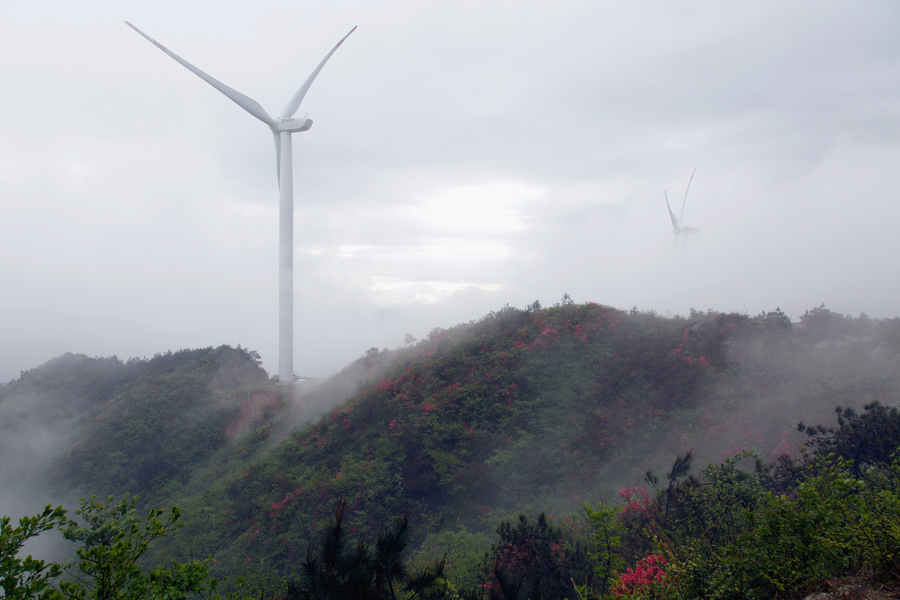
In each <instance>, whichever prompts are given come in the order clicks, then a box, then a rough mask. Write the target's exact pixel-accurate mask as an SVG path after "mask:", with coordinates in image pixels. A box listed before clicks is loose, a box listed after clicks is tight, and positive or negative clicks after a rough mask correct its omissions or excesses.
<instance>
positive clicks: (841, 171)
mask: <svg viewBox="0 0 900 600" xmlns="http://www.w3.org/2000/svg"><path fill="white" fill-rule="evenodd" d="M125 19H127V20H129V21H130V22H132V23H134V24H135V25H136V26H137V27H139V28H141V29H142V30H143V31H145V32H146V33H147V34H148V35H150V36H152V37H153V38H155V39H156V40H158V41H159V42H160V43H162V44H163V45H165V46H167V47H168V48H169V49H171V50H172V51H173V52H175V53H176V54H179V55H180V56H182V57H183V58H185V59H186V60H188V61H190V62H192V63H193V64H195V65H196V66H198V67H199V68H201V69H203V70H205V71H206V72H208V73H209V74H210V75H212V76H213V77H216V78H218V79H219V80H221V81H223V82H224V83H226V84H228V85H230V86H231V87H233V88H235V89H237V90H239V91H240V92H242V93H244V94H246V95H248V96H250V97H251V98H253V99H255V100H257V101H258V102H259V103H260V104H262V105H263V106H264V107H265V108H266V109H267V110H268V112H269V113H270V114H277V113H278V112H280V110H281V107H283V106H284V105H285V104H286V102H287V100H288V99H289V98H290V97H291V95H292V94H293V93H294V92H295V91H296V89H297V88H298V87H299V85H300V83H302V82H303V80H304V79H306V77H307V76H308V74H309V73H310V72H311V71H312V69H313V68H314V67H315V65H316V64H317V63H318V62H319V61H320V60H321V59H322V57H323V56H324V55H325V54H326V53H327V52H328V50H329V49H330V48H331V47H332V46H333V45H334V44H335V43H336V42H337V41H338V40H339V39H340V38H341V37H342V36H343V35H344V34H346V33H347V32H348V31H349V30H350V29H351V28H352V27H353V26H354V25H358V26H359V29H358V30H357V31H356V32H355V33H353V35H351V36H350V37H349V38H348V39H347V41H346V42H345V43H344V45H343V46H341V48H340V49H339V50H338V51H337V52H336V53H335V55H334V56H333V57H332V58H331V60H330V61H329V63H328V64H327V65H326V66H325V68H324V69H323V70H322V72H321V73H320V75H319V77H318V78H317V79H316V81H315V83H314V84H313V86H312V88H311V89H310V91H309V93H308V95H307V96H306V99H305V100H304V102H303V105H302V106H301V107H300V111H299V112H298V116H303V115H304V114H305V113H308V114H309V117H310V118H311V119H313V120H314V121H315V125H314V126H313V127H312V129H310V130H309V131H308V132H306V133H302V134H296V135H295V136H294V173H295V188H294V193H295V323H296V333H295V346H296V348H295V363H296V366H295V369H296V371H297V372H298V373H299V374H301V375H313V376H322V375H328V374H331V373H333V372H335V371H337V370H339V369H340V368H342V367H343V366H344V365H346V364H347V363H348V362H349V361H351V360H353V359H355V358H357V357H359V356H360V355H361V354H362V353H363V352H364V351H365V350H366V349H367V348H370V347H372V346H378V347H395V346H397V345H400V344H402V343H403V339H404V336H405V334H407V333H411V334H412V335H414V336H416V337H420V338H421V337H424V336H426V335H427V334H428V332H429V331H430V330H431V329H433V328H434V327H436V326H441V327H449V326H452V325H455V324H457V323H460V322H466V321H469V320H472V319H478V318H479V317H481V316H482V315H483V314H485V313H486V312H488V311H489V310H492V309H498V308H500V307H502V306H503V305H505V304H507V303H509V304H510V305H512V306H517V307H525V306H526V305H527V304H529V303H531V302H532V301H534V300H535V299H539V300H540V301H541V302H542V303H543V304H545V305H549V304H552V303H554V302H556V301H558V300H559V299H560V297H561V296H562V294H563V293H568V294H570V295H571V297H572V298H573V299H574V300H575V301H576V302H586V301H594V302H599V303H601V304H607V305H612V306H615V307H618V308H622V309H628V308H631V307H632V306H637V307H638V308H639V309H653V310H656V311H658V312H660V313H663V314H665V313H667V312H671V313H673V314H687V312H688V311H689V309H690V308H691V307H694V308H697V309H707V308H713V309H717V310H723V311H739V312H745V313H748V314H751V315H754V314H757V313H759V312H760V311H763V310H766V311H768V310H773V309H774V308H776V307H779V306H780V307H781V308H783V309H784V310H785V311H786V312H787V313H788V314H789V315H790V316H792V317H793V318H794V320H797V319H798V318H799V316H800V315H802V314H803V312H804V311H805V310H806V309H809V308H812V307H814V306H818V305H819V304H821V303H822V302H825V303H826V306H827V307H829V308H831V309H832V310H835V311H838V312H841V313H844V314H852V315H854V316H855V315H858V314H859V313H862V312H865V313H867V314H869V315H870V316H874V317H894V316H896V315H898V314H900V254H898V251H900V232H898V225H900V3H897V2H896V0H883V1H864V2H854V3H850V2H845V1H841V2H835V1H828V0H825V1H823V0H815V1H813V0H810V1H800V2H791V1H785V0H778V1H766V0H762V1H755V2H722V1H718V0H716V1H713V0H707V1H691V2H687V1H673V0H665V1H662V0H660V1H639V0H638V1H635V0H621V1H598V0H583V1H574V0H573V1H555V2H552V3H551V2H543V1H542V2H530V1H522V0H519V1H516V2H513V1H497V0H477V1H469V0H461V1H455V2H414V1H412V0H386V1H382V2H378V3H374V2H362V1H358V2H336V1H329V2H282V1H280V0H257V1H255V2H246V1H245V2H233V1H229V0H224V1H223V0H217V1H215V2H213V1H208V0H182V1H174V0H156V1H154V2H146V1H142V2H136V1H133V0H125V1H121V0H118V1H112V0H83V1H80V2H70V1H65V2H63V1H55V0H36V1H34V2H27V3H26V2H13V1H8V2H0V107H2V109H3V110H2V112H0V381H7V380H9V379H11V378H14V377H17V376H18V374H19V371H20V370H22V369H28V368H31V367H35V366H37V365H39V364H40V363H42V362H44V361H46V360H48V359H50V358H52V357H54V356H56V355H59V354H61V353H63V352H65V351H71V352H80V353H86V354H89V355H100V356H107V355H112V354H115V355H118V356H119V357H120V358H128V357H132V356H152V355H153V354H155V353H156V352H161V351H165V350H169V349H172V350H177V349H180V348H186V347H192V348H193V347H202V346H209V345H219V344H223V343H228V344H232V345H237V344H242V345H243V346H245V347H249V348H252V349H255V350H257V351H259V352H260V353H261V354H262V357H263V360H264V363H265V366H266V368H267V369H268V370H269V372H270V373H272V374H274V373H275V372H277V360H278V357H277V344H278V336H277V287H278V282H277V245H278V223H277V220H278V191H277V183H276V178H275V152H274V149H273V147H272V136H271V133H270V132H269V130H268V129H267V128H266V127H265V125H263V124H262V123H260V122H259V121H258V120H257V119H255V118H253V117H252V116H250V115H249V114H247V113H246V112H244V111H243V110H242V109H241V108H239V107H238V106H236V105H235V104H233V103H232V102H231V101H230V100H228V99H227V98H225V97H224V96H223V95H222V94H220V93H219V92H218V91H216V90H215V89H213V88H212V87H210V86H209V85H208V84H206V83H205V82H203V81H202V80H200V79H199V78H197V77H196V76H195V75H193V74H192V73H190V72H189V71H187V70H186V69H185V68H184V67H182V66H181V65H179V64H178V63H176V62H175V61H173V60H172V59H171V58H169V57H168V56H166V55H165V54H163V53H162V52H160V51H159V50H158V49H157V48H155V47H154V46H153V45H151V44H150V43H148V42H147V41H146V40H144V39H143V38H141V37H140V36H139V35H138V34H137V33H135V32H134V31H132V30H131V29H130V28H128V27H127V26H126V25H125V24H124V22H123V21H124V20H125ZM694 168H696V169H697V172H696V175H695V176H694V180H693V183H692V185H691V188H690V193H689V195H688V197H687V203H686V207H685V210H684V224H685V225H686V226H690V227H696V228H699V232H697V233H694V234H692V235H690V236H686V235H682V236H681V237H680V239H679V240H678V241H677V243H676V241H675V236H674V235H673V232H672V225H671V222H670V220H669V215H668V211H667V210H666V206H665V199H664V192H668V196H669V199H670V200H671V201H672V203H673V208H674V210H675V212H676V213H678V212H679V210H680V205H681V200H682V198H683V196H684V192H685V188H686V186H687V183H688V180H689V178H690V176H691V172H692V171H693V169H694Z"/></svg>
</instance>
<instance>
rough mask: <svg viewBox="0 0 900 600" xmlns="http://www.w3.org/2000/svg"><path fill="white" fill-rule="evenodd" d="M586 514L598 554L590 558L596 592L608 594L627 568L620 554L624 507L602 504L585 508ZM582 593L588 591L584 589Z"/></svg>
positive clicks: (595, 553)
mask: <svg viewBox="0 0 900 600" xmlns="http://www.w3.org/2000/svg"><path fill="white" fill-rule="evenodd" d="M584 514H585V517H587V522H588V524H589V525H590V526H591V529H592V530H593V533H594V541H595V545H596V552H594V553H593V554H592V555H591V557H590V558H591V562H592V563H593V566H594V582H595V587H596V591H597V593H598V594H606V593H608V592H610V591H612V583H613V581H614V580H615V578H616V574H617V573H618V572H619V571H622V570H623V569H624V568H625V561H624V559H623V558H622V557H621V556H620V554H619V550H620V548H621V545H622V531H623V529H624V526H623V524H622V522H621V520H620V518H621V514H622V507H620V506H606V505H604V504H603V503H602V502H600V503H598V504H597V507H596V508H594V507H592V506H590V505H587V506H585V507H584ZM581 593H582V594H584V593H586V591H585V590H584V589H583V590H581Z"/></svg>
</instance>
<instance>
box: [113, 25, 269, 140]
mask: <svg viewBox="0 0 900 600" xmlns="http://www.w3.org/2000/svg"><path fill="white" fill-rule="evenodd" d="M125 24H126V25H128V26H129V27H131V28H132V29H134V30H135V31H137V32H138V33H139V34H141V35H142V36H144V37H145V38H147V40H149V41H150V42H151V43H152V44H153V45H154V46H156V47H157V48H159V49H160V50H162V51H163V52H165V53H166V54H168V55H169V56H171V57H172V58H174V59H175V60H176V61H178V62H180V63H181V64H182V65H184V66H185V67H186V68H187V69H188V70H189V71H191V72H192V73H194V74H195V75H196V76H197V77H199V78H200V79H202V80H203V81H205V82H206V83H208V84H209V85H211V86H213V87H214V88H216V89H217V90H219V91H220V92H222V93H223V94H225V95H226V96H228V97H229V98H230V99H231V100H232V101H234V103H235V104H237V105H238V106H240V107H241V108H243V109H244V110H246V111H247V112H248V113H250V114H251V115H253V116H254V117H256V118H257V119H259V120H260V121H262V122H263V123H265V124H266V125H268V126H269V127H274V126H275V119H273V118H272V117H270V116H269V113H267V112H266V111H265V109H264V108H263V107H262V106H260V104H259V102H257V101H256V100H254V99H252V98H248V97H247V96H245V95H244V94H242V93H240V92H239V91H237V90H235V89H232V88H230V87H228V86H227V85H225V84H224V83H222V82H221V81H219V80H218V79H216V78H214V77H210V76H209V75H207V74H206V73H204V72H203V71H201V70H200V69H198V68H197V67H195V66H194V65H192V64H191V63H189V62H188V61H186V60H184V59H183V58H181V57H180V56H178V55H177V54H175V53H174V52H172V51H171V50H169V49H168V48H166V47H165V46H163V45H162V44H160V43H159V42H157V41H156V40H154V39H153V38H152V37H150V36H149V35H147V34H146V33H144V32H143V31H141V30H140V29H138V28H137V27H135V26H134V25H132V24H131V23H129V22H128V21H125Z"/></svg>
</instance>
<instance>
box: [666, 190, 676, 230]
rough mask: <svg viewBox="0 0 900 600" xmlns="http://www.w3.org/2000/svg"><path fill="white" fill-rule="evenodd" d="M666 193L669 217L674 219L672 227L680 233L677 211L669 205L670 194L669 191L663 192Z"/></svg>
mask: <svg viewBox="0 0 900 600" xmlns="http://www.w3.org/2000/svg"><path fill="white" fill-rule="evenodd" d="M663 193H664V194H665V195H666V208H668V209H669V218H670V219H672V227H673V228H674V229H675V233H678V219H676V218H675V213H673V212H672V207H671V206H669V194H668V192H663Z"/></svg>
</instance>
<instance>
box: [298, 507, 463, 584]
mask: <svg viewBox="0 0 900 600" xmlns="http://www.w3.org/2000/svg"><path fill="white" fill-rule="evenodd" d="M346 508H347V503H346V502H344V501H343V500H340V501H339V502H338V504H337V507H336V508H335V513H334V518H333V519H332V520H331V523H330V525H329V526H328V528H327V529H326V530H325V533H324V535H323V536H322V544H321V547H320V549H319V551H318V553H315V552H313V549H312V545H310V547H309V549H308V550H307V553H306V560H305V562H304V563H303V573H304V576H305V577H304V580H303V582H302V583H300V584H298V583H296V582H292V583H289V584H288V593H289V595H290V596H292V597H295V598H303V599H320V598H328V599H334V600H344V599H346V600H387V599H391V600H393V599H396V598H404V599H408V600H411V599H412V598H429V599H434V600H437V599H439V598H443V597H444V596H445V595H446V588H445V587H444V586H443V585H442V581H441V576H442V573H443V569H444V561H443V560H441V561H438V562H436V563H435V564H434V565H432V566H429V567H426V568H424V569H421V570H418V571H416V572H411V571H410V570H409V569H408V568H407V565H406V561H405V557H404V552H405V550H406V546H407V544H408V540H409V510H407V511H406V512H405V513H403V515H402V516H400V517H397V518H395V519H394V520H393V521H392V522H391V523H390V524H389V525H387V526H385V527H383V528H382V529H381V531H379V532H378V538H377V540H376V542H375V547H374V548H371V547H370V546H369V544H367V543H366V541H365V540H364V539H363V537H362V536H360V537H359V539H358V541H357V543H356V544H349V543H348V542H347V539H346V538H347V532H346V530H345V528H344V511H345V510H346Z"/></svg>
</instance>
